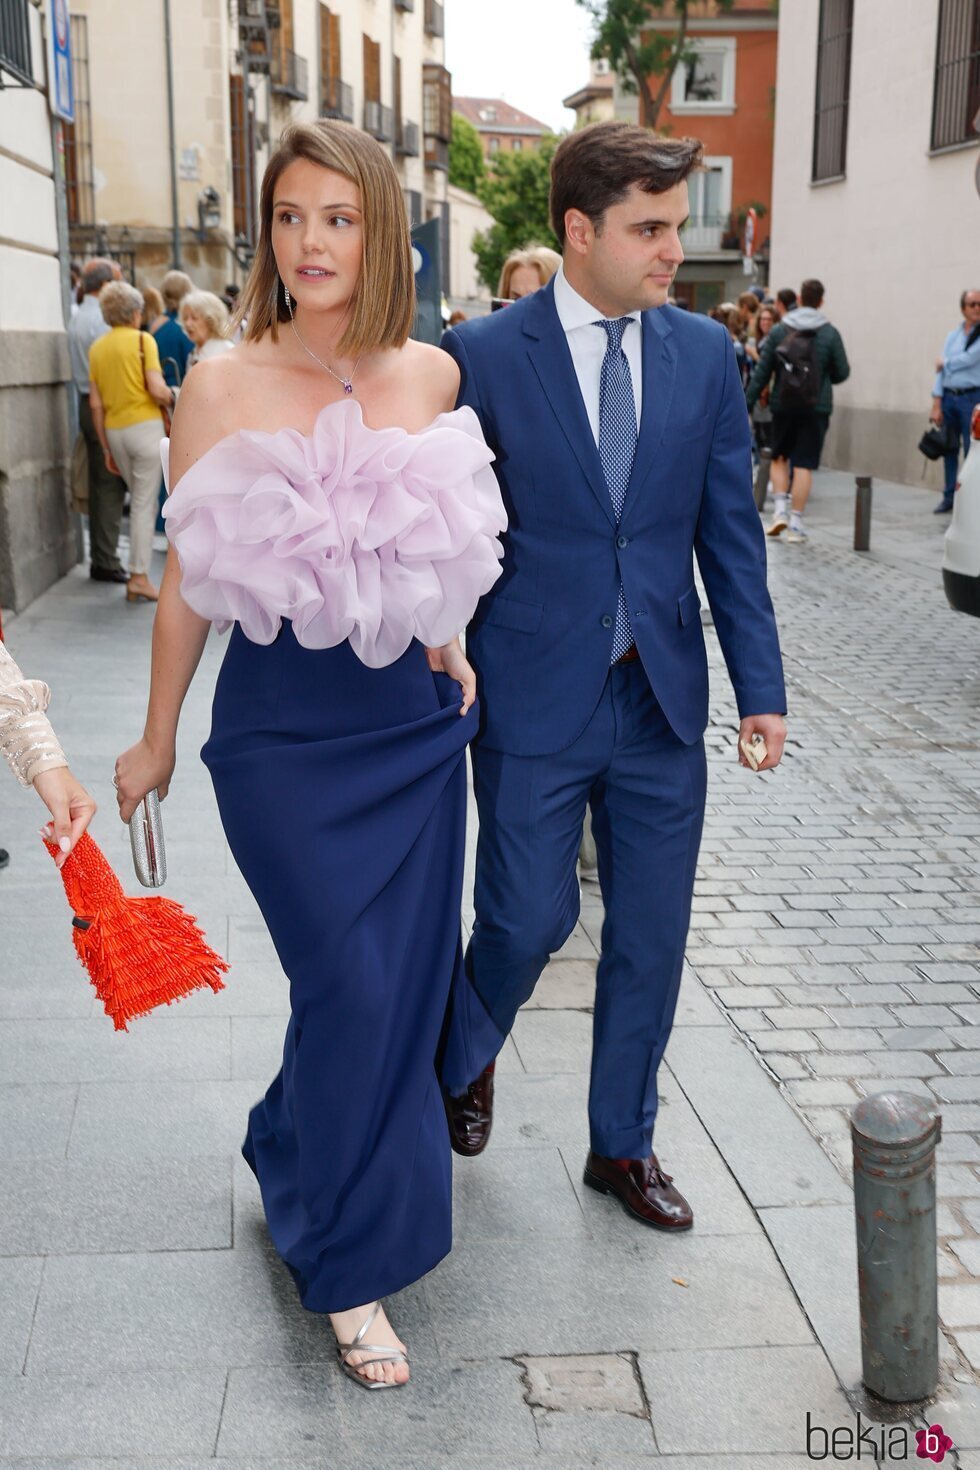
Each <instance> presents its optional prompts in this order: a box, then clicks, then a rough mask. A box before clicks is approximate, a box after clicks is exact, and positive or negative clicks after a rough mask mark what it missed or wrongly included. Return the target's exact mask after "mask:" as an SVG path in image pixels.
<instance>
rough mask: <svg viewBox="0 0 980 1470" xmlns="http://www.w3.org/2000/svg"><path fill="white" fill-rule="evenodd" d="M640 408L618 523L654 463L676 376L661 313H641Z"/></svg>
mask: <svg viewBox="0 0 980 1470" xmlns="http://www.w3.org/2000/svg"><path fill="white" fill-rule="evenodd" d="M642 321H643V406H642V408H641V410H640V434H639V438H638V439H637V443H636V454H635V455H634V456H633V472H632V474H631V475H630V482H629V484H628V485H627V487H626V499H625V501H624V503H623V514H622V516H621V518H620V519H621V520H625V519H626V516H627V515H628V513H629V509H630V505H631V503H632V502H633V501H635V499H636V497H637V495H638V493H639V491H640V489H641V488H642V486H643V484H644V482H645V481H646V479H647V476H648V475H649V474H650V471H651V469H652V468H653V461H654V458H655V457H656V453H657V450H658V449H659V448H660V440H661V439H662V438H663V432H664V428H665V427H666V424H667V419H668V416H669V414H670V405H671V399H672V397H673V394H674V378H675V376H676V372H677V351H676V348H675V347H674V343H673V340H672V333H671V328H670V323H669V322H668V321H667V319H666V317H665V316H664V314H663V312H661V311H645V312H644V313H643V318H642Z"/></svg>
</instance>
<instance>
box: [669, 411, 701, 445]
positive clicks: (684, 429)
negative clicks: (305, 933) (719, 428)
mask: <svg viewBox="0 0 980 1470" xmlns="http://www.w3.org/2000/svg"><path fill="white" fill-rule="evenodd" d="M710 422H711V414H710V413H703V414H701V415H700V417H698V418H696V419H682V420H681V421H680V422H676V421H675V422H673V423H669V424H667V426H666V428H665V429H664V433H663V440H662V442H663V443H664V444H678V443H683V442H684V441H685V440H691V439H700V438H701V435H702V434H704V433H706V432H707V429H708V425H709V423H710Z"/></svg>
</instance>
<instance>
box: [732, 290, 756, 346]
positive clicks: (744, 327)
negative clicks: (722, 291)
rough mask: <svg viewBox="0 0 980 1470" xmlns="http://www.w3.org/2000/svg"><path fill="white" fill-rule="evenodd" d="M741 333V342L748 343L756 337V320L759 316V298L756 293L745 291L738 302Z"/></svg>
mask: <svg viewBox="0 0 980 1470" xmlns="http://www.w3.org/2000/svg"><path fill="white" fill-rule="evenodd" d="M735 304H736V306H737V307H738V317H739V331H740V333H741V340H742V341H743V342H745V341H747V340H748V338H749V337H752V336H754V335H755V319H756V317H757V316H758V314H759V298H758V296H757V295H756V294H755V292H754V291H743V292H742V294H741V296H740V297H739V298H738V301H737V302H736V303H735Z"/></svg>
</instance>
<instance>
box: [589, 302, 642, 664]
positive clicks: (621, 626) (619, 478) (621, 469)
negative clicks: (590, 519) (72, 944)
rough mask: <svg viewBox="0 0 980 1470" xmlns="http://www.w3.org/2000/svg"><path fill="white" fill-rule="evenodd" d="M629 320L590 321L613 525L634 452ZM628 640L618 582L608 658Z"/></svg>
mask: <svg viewBox="0 0 980 1470" xmlns="http://www.w3.org/2000/svg"><path fill="white" fill-rule="evenodd" d="M632 320H633V318H632V317H629V316H621V317H618V318H617V320H616V321H611V322H610V321H601V322H593V324H592V325H593V326H595V327H602V328H603V329H604V331H605V333H606V338H607V341H606V355H605V357H604V358H603V359H602V375H601V377H600V379H599V458H600V460H601V461H602V472H603V474H604V475H605V477H606V484H607V486H608V487H609V496H610V499H611V500H612V503H613V510H614V511H615V513H616V524H617V526H618V525H619V518H620V516H621V515H622V514H623V503H624V501H625V500H626V487H627V485H628V484H629V482H630V475H631V474H632V472H633V456H634V455H635V454H636V440H637V431H636V399H635V398H634V397H633V377H632V374H631V373H630V365H629V362H628V361H627V358H626V354H625V352H624V351H623V333H624V332H625V331H626V328H627V327H628V326H629V324H630V322H631V321H632ZM632 642H633V632H632V629H631V628H630V620H629V614H628V613H627V611H626V593H625V592H624V591H623V584H622V582H620V584H619V602H618V604H617V607H616V627H615V630H614V632H613V643H612V654H611V655H610V659H609V662H610V663H615V662H616V660H617V659H618V658H621V657H622V655H623V654H624V653H625V652H626V650H627V649H628V648H629V647H630V645H631V644H632Z"/></svg>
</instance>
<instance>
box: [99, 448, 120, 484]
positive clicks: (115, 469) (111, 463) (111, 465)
mask: <svg viewBox="0 0 980 1470" xmlns="http://www.w3.org/2000/svg"><path fill="white" fill-rule="evenodd" d="M103 454H104V456H105V467H106V469H107V470H108V471H109V473H110V475H118V476H119V478H120V480H121V479H122V470H121V469H120V468H119V466H118V465H117V464H116V461H115V460H114V459H113V457H112V450H111V449H105V450H103Z"/></svg>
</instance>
